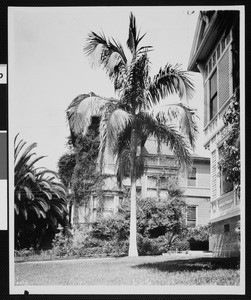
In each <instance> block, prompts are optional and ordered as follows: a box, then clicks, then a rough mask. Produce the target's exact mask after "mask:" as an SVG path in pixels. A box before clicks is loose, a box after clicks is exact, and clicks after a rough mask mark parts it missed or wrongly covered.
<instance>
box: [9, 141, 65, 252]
mask: <svg viewBox="0 0 251 300" xmlns="http://www.w3.org/2000/svg"><path fill="white" fill-rule="evenodd" d="M17 137H18V135H17V136H16V137H15V141H14V144H15V151H14V155H15V157H14V161H15V166H14V176H15V178H14V185H15V188H14V195H15V248H16V249H22V248H30V247H33V248H34V249H37V248H39V247H41V245H42V244H43V242H45V240H46V243H47V244H49V243H50V241H51V240H52V238H53V236H54V234H55V232H56V231H57V226H58V224H62V226H67V214H68V210H67V198H66V195H67V192H66V188H65V186H64V185H63V184H62V183H60V181H59V177H58V174H57V173H56V172H54V171H51V170H48V169H46V168H35V166H34V165H35V163H36V162H37V161H38V160H40V159H42V158H43V156H40V157H36V156H35V153H34V152H31V151H32V150H33V149H34V148H35V147H36V145H37V144H36V143H33V144H31V145H29V146H26V144H27V143H26V142H24V141H23V140H20V141H19V142H17ZM25 146H26V147H25ZM33 156H35V157H34V158H33V159H32V157H33Z"/></svg>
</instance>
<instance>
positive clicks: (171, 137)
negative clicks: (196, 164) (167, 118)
mask: <svg viewBox="0 0 251 300" xmlns="http://www.w3.org/2000/svg"><path fill="white" fill-rule="evenodd" d="M137 118H138V123H139V124H141V125H140V126H141V128H140V129H139V130H140V131H141V132H142V134H143V135H144V136H145V137H149V136H153V137H155V138H156V140H157V142H158V144H159V145H161V144H166V145H167V146H168V147H169V148H170V150H171V151H173V152H174V154H175V155H176V157H177V159H178V161H179V162H180V165H181V167H182V168H181V170H188V169H189V168H190V166H191V162H192V161H191V156H190V152H189V146H188V144H187V141H186V139H185V137H184V135H183V134H182V133H180V132H179V131H178V130H177V126H175V125H173V124H165V123H164V124H163V123H161V120H160V119H158V118H155V117H153V115H151V114H149V113H146V112H142V113H140V114H138V116H137Z"/></svg>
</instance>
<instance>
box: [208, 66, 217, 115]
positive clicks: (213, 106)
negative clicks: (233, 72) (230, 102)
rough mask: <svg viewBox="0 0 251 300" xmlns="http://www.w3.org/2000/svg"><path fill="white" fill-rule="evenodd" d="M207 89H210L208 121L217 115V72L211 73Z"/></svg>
mask: <svg viewBox="0 0 251 300" xmlns="http://www.w3.org/2000/svg"><path fill="white" fill-rule="evenodd" d="M209 89H210V91H209V92H210V94H209V96H210V120H211V119H212V118H213V117H214V116H215V115H216V113H217V71H215V72H214V73H213V75H212V76H211V78H210V79H209Z"/></svg>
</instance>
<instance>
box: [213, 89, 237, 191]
mask: <svg viewBox="0 0 251 300" xmlns="http://www.w3.org/2000/svg"><path fill="white" fill-rule="evenodd" d="M239 101H240V100H239V93H238V90H236V92H235V94H234V96H233V97H232V99H231V100H230V104H229V108H228V110H227V111H226V112H225V113H224V115H223V122H224V124H225V125H226V126H229V127H230V133H229V135H228V137H227V139H226V141H225V142H224V143H223V145H222V147H221V159H220V161H219V164H218V167H219V169H220V171H221V172H222V173H223V174H224V175H225V178H226V180H227V181H228V182H230V183H233V186H234V188H235V189H236V190H237V192H238V193H240V167H241V162H240V102H239Z"/></svg>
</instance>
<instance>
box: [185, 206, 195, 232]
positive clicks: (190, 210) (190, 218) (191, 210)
mask: <svg viewBox="0 0 251 300" xmlns="http://www.w3.org/2000/svg"><path fill="white" fill-rule="evenodd" d="M195 226H196V206H188V207H187V227H195Z"/></svg>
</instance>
